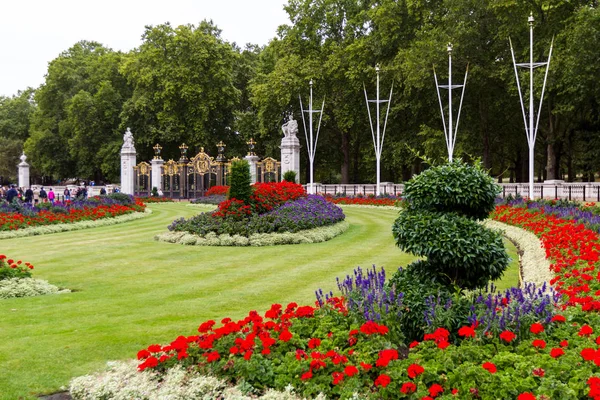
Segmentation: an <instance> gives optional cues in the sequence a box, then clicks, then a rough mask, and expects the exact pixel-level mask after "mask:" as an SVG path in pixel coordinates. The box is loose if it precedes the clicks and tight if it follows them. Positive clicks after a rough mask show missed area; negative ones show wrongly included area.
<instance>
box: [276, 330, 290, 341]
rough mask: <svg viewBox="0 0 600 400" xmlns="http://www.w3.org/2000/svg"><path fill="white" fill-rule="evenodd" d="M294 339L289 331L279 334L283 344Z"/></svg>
mask: <svg viewBox="0 0 600 400" xmlns="http://www.w3.org/2000/svg"><path fill="white" fill-rule="evenodd" d="M292 337H293V335H292V334H291V333H290V331H288V330H287V329H285V330H283V331H281V333H280V334H279V340H281V341H282V342H289V341H290V339H291V338H292Z"/></svg>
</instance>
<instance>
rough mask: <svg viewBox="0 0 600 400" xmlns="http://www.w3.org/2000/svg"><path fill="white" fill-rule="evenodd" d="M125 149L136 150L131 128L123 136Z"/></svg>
mask: <svg viewBox="0 0 600 400" xmlns="http://www.w3.org/2000/svg"><path fill="white" fill-rule="evenodd" d="M123 148H124V149H132V148H134V142H133V134H132V133H131V130H130V129H129V128H127V130H126V131H125V134H124V135H123Z"/></svg>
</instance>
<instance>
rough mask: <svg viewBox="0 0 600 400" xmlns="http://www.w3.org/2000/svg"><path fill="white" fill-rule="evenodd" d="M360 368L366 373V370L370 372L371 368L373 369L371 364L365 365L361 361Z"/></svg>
mask: <svg viewBox="0 0 600 400" xmlns="http://www.w3.org/2000/svg"><path fill="white" fill-rule="evenodd" d="M360 366H361V367H362V368H363V369H364V370H365V371H368V370H370V369H371V368H373V366H372V365H371V364H367V363H364V362H362V361H361V362H360Z"/></svg>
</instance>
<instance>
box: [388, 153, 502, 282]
mask: <svg viewBox="0 0 600 400" xmlns="http://www.w3.org/2000/svg"><path fill="white" fill-rule="evenodd" d="M498 191H499V188H498V186H497V185H496V184H495V183H494V182H493V179H492V178H491V177H490V176H489V175H487V173H485V171H483V170H482V168H481V166H479V165H475V166H470V165H467V164H465V163H463V162H462V161H455V162H453V163H450V164H447V165H443V166H439V167H434V168H431V169H430V170H427V171H425V172H423V173H422V174H421V175H419V176H417V177H415V178H414V179H413V180H411V181H410V182H408V183H407V185H406V188H405V193H404V195H405V198H406V201H407V206H406V208H405V209H404V210H403V211H401V213H400V215H399V217H398V218H397V219H396V221H395V223H394V225H393V227H392V232H393V234H394V238H395V239H396V244H397V245H398V247H400V249H402V250H403V251H405V252H408V253H412V254H414V255H416V256H420V257H427V260H425V261H423V262H420V263H418V264H415V266H418V268H419V269H420V270H421V271H422V273H426V274H427V275H432V276H436V277H437V278H436V280H438V281H440V282H445V284H446V285H449V286H456V287H459V288H462V289H476V288H481V287H484V286H485V285H486V284H487V283H488V282H489V281H490V280H495V279H498V278H500V277H501V276H502V274H503V273H504V271H505V270H506V268H507V266H508V262H509V258H508V255H507V253H506V250H505V249H504V244H503V242H502V237H501V236H500V235H499V234H498V233H495V232H493V231H491V230H489V229H487V228H485V227H483V226H481V225H480V224H478V223H477V220H483V219H485V218H487V217H488V215H489V213H490V212H491V211H492V210H493V209H494V199H495V198H496V195H497V194H498Z"/></svg>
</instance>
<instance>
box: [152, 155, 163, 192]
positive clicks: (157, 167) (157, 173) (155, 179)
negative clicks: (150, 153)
mask: <svg viewBox="0 0 600 400" xmlns="http://www.w3.org/2000/svg"><path fill="white" fill-rule="evenodd" d="M164 163H165V160H163V159H162V158H155V159H153V160H152V162H151V164H152V181H151V183H152V184H151V186H150V189H152V188H154V187H155V188H156V189H157V190H162V166H163V164H164Z"/></svg>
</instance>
